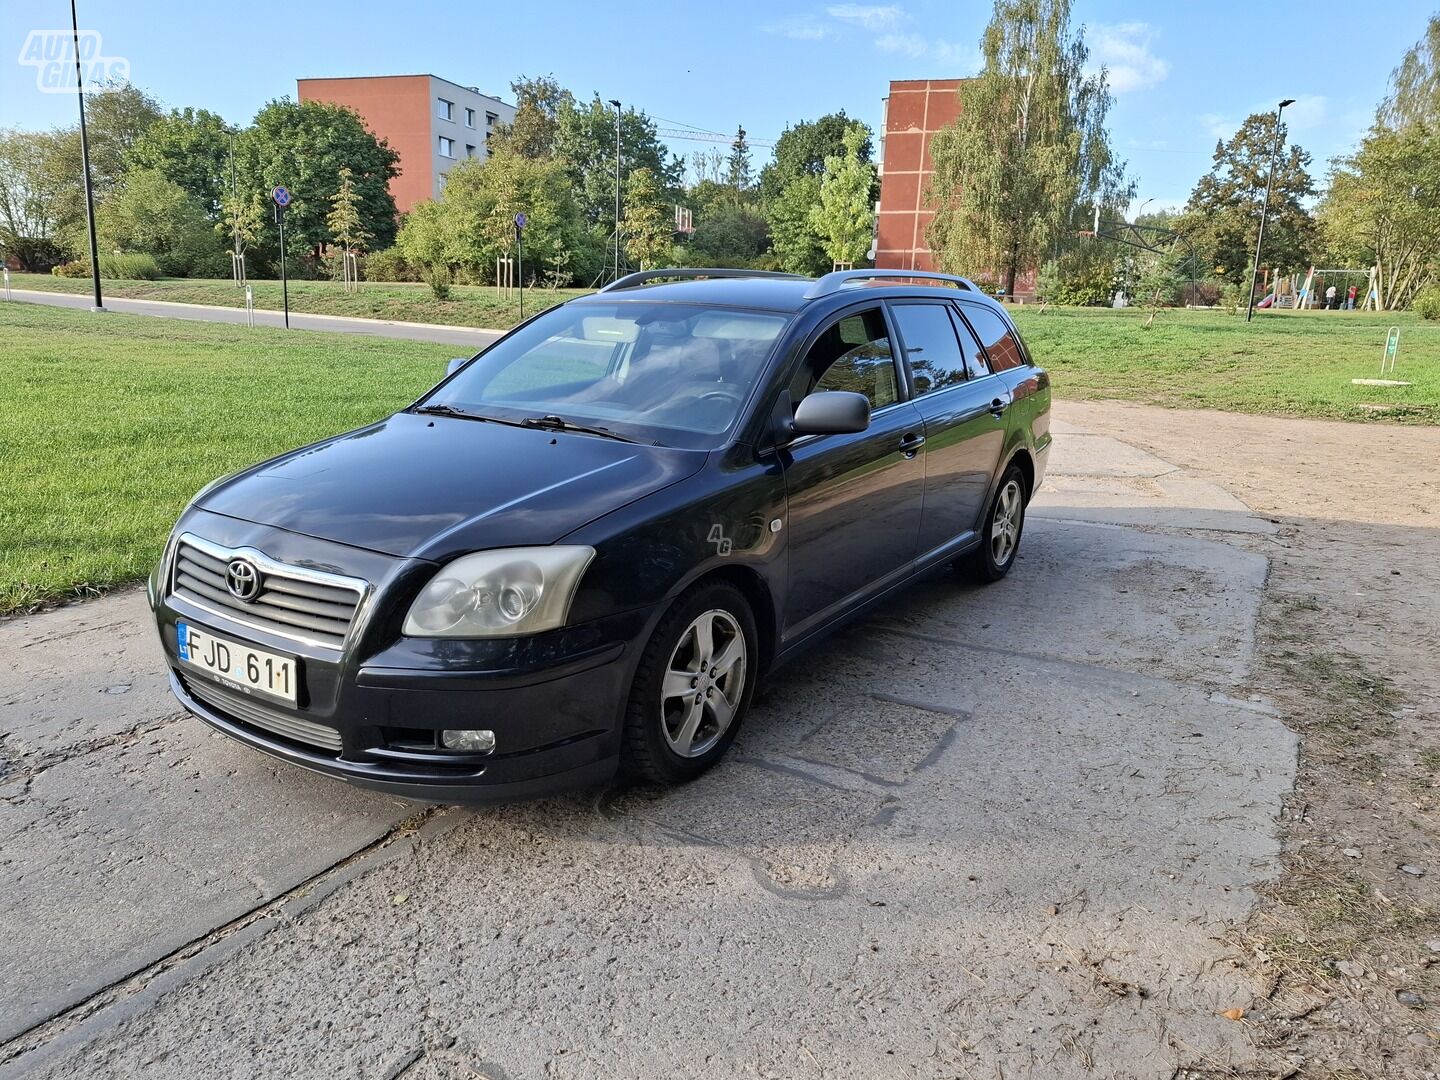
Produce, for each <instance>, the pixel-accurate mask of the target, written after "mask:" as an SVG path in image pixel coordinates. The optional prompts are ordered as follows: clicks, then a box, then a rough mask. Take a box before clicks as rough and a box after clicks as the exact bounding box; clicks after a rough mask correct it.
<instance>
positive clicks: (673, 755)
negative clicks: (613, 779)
mask: <svg viewBox="0 0 1440 1080" xmlns="http://www.w3.org/2000/svg"><path fill="white" fill-rule="evenodd" d="M756 640H757V639H756V633H755V616H754V614H753V613H752V612H751V610H750V604H749V603H748V602H747V601H746V599H745V596H744V594H743V593H741V592H740V590H739V589H737V588H735V587H734V586H733V585H730V584H728V583H726V582H723V581H715V582H709V583H706V582H701V583H700V584H698V585H696V586H693V587H692V588H690V589H689V590H687V591H686V592H684V593H682V594H681V595H680V596H679V597H677V598H676V600H675V602H674V603H673V604H671V606H670V609H669V610H668V611H666V612H665V614H664V615H663V616H661V619H660V622H659V623H658V624H656V627H655V630H654V631H653V632H652V633H651V635H650V640H649V641H648V642H646V644H645V651H644V652H643V653H642V654H641V656H640V663H639V664H638V665H637V667H636V670H635V678H634V681H633V682H632V683H631V686H630V699H629V702H628V704H627V705H626V709H625V758H626V764H627V766H628V767H629V771H630V772H632V773H634V774H635V775H637V776H639V777H640V778H642V779H645V780H649V781H651V782H653V783H657V784H681V783H684V782H686V781H688V780H693V779H695V778H696V777H697V776H699V775H701V774H702V773H704V772H705V771H706V770H708V769H709V768H711V767H712V766H713V765H714V764H715V763H716V762H717V761H719V760H720V759H721V758H722V757H723V756H724V755H725V751H726V750H728V749H729V748H730V744H731V743H732V742H734V741H735V735H736V733H737V732H738V731H739V730H740V722H741V720H742V719H744V715H745V710H746V708H748V706H749V704H750V698H751V696H752V694H753V692H754V689H755V676H756V668H757V664H758V661H759V653H758V650H757V648H756Z"/></svg>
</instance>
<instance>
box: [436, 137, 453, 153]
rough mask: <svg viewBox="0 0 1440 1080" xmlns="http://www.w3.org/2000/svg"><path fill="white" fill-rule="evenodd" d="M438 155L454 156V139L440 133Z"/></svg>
mask: <svg viewBox="0 0 1440 1080" xmlns="http://www.w3.org/2000/svg"><path fill="white" fill-rule="evenodd" d="M440 156H441V157H454V156H455V140H454V139H447V138H446V137H445V136H444V135H441V136H440Z"/></svg>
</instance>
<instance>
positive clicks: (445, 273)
mask: <svg viewBox="0 0 1440 1080" xmlns="http://www.w3.org/2000/svg"><path fill="white" fill-rule="evenodd" d="M422 276H423V277H424V278H425V284H426V285H429V286H430V292H431V293H432V294H434V296H435V299H436V300H449V299H450V281H451V278H450V268H449V267H447V266H429V267H426V268H425V270H424V273H423V275H422Z"/></svg>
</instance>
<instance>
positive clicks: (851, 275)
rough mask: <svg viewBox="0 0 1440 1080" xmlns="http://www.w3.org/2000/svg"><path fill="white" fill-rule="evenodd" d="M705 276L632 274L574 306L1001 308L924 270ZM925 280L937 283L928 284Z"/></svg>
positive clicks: (954, 280) (961, 282)
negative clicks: (918, 301)
mask: <svg viewBox="0 0 1440 1080" xmlns="http://www.w3.org/2000/svg"><path fill="white" fill-rule="evenodd" d="M705 273H706V271H705V270H672V271H664V270H657V271H647V272H646V274H644V275H642V274H632V275H630V276H629V277H627V278H621V279H620V281H619V282H617V283H616V284H615V285H611V286H608V287H607V288H605V289H602V290H601V291H600V292H598V293H592V294H590V295H588V296H583V297H578V298H577V299H575V300H572V301H571V303H572V304H608V303H624V302H628V301H639V300H644V301H650V302H655V301H660V302H665V303H677V304H705V305H715V306H723V307H740V308H751V309H755V310H762V311H777V312H786V313H794V312H798V311H800V310H801V309H802V308H806V307H808V306H810V305H811V304H814V303H818V302H820V301H822V300H827V299H833V298H836V297H844V298H845V299H847V300H849V299H857V298H859V296H860V295H862V294H871V293H873V294H874V295H875V298H876V299H877V300H878V299H891V300H894V299H901V298H905V297H926V298H938V299H944V300H968V301H973V302H976V303H980V304H984V305H985V306H987V307H995V308H999V307H1000V304H999V303H998V302H996V301H995V300H994V299H993V298H992V297H989V296H987V295H986V294H985V293H983V292H981V291H980V289H979V287H978V286H976V285H975V284H974V283H973V282H970V281H967V280H966V279H964V278H958V277H950V276H948V275H937V274H931V273H928V272H921V271H916V272H915V276H914V277H910V276H908V275H907V273H906V272H904V271H840V272H838V273H835V274H827V275H825V276H824V277H821V278H810V277H799V276H796V275H789V274H766V273H761V272H755V273H754V274H753V276H752V275H751V274H750V273H747V272H746V271H741V270H712V271H710V273H714V274H716V275H717V276H715V277H701V276H699V275H702V274H705ZM666 274H674V275H675V276H676V278H678V280H676V279H675V278H671V279H667V278H666V277H665V275H666ZM646 276H650V277H652V280H638V281H633V283H632V279H636V278H643V277H646ZM926 279H932V280H934V281H935V283H934V284H926V283H925V281H926ZM941 282H943V283H941Z"/></svg>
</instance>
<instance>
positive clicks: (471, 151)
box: [465, 143, 475, 157]
mask: <svg viewBox="0 0 1440 1080" xmlns="http://www.w3.org/2000/svg"><path fill="white" fill-rule="evenodd" d="M465 156H466V157H474V156H475V147H473V146H471V145H470V144H469V143H466V144H465Z"/></svg>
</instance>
